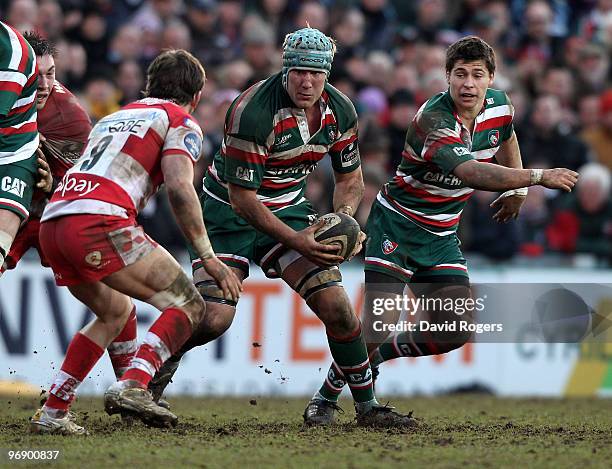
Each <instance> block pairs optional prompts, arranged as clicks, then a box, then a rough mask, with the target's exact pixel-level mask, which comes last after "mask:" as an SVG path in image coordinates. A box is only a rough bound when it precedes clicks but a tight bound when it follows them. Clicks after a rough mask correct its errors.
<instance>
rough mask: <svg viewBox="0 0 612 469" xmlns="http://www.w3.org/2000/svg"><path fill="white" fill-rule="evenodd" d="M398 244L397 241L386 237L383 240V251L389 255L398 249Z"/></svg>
mask: <svg viewBox="0 0 612 469" xmlns="http://www.w3.org/2000/svg"><path fill="white" fill-rule="evenodd" d="M397 246H398V244H397V243H394V242H393V241H391V240H389V239H386V238H385V239H383V242H382V251H383V252H384V253H385V254H386V255H387V256H388V255H389V254H391V253H392V252H393V251H395V250H396V249H397Z"/></svg>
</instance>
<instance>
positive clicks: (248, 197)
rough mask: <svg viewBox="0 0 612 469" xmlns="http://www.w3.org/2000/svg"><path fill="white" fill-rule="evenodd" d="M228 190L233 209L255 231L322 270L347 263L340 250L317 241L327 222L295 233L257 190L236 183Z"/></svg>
mask: <svg viewBox="0 0 612 469" xmlns="http://www.w3.org/2000/svg"><path fill="white" fill-rule="evenodd" d="M228 187H229V197H230V202H231V204H232V208H233V209H234V211H235V212H236V213H237V214H238V215H239V216H241V217H242V218H244V219H245V220H246V221H247V222H249V224H250V225H251V226H253V227H254V228H255V229H257V230H259V231H261V232H263V233H266V234H267V235H269V236H271V237H272V238H274V239H277V240H278V241H279V242H280V243H281V244H283V245H285V246H287V247H288V248H291V249H295V250H296V251H297V252H299V253H300V254H302V255H303V256H305V257H306V258H308V259H310V260H311V261H312V262H314V263H315V264H317V265H319V266H322V267H329V266H332V265H338V264H340V263H341V262H342V261H343V258H342V257H340V256H337V255H336V254H334V253H335V252H336V251H337V250H338V248H337V247H335V246H332V245H325V244H321V243H319V242H317V241H315V239H314V233H315V231H316V230H317V229H319V228H321V227H322V226H323V222H319V223H315V224H314V225H312V226H309V227H308V228H306V229H305V230H302V231H295V230H293V229H292V228H291V227H289V226H288V225H286V224H284V223H283V222H282V221H281V220H280V219H279V218H277V217H276V216H275V215H274V214H273V213H272V212H271V211H270V209H268V208H267V207H266V206H265V205H264V204H262V203H261V202H260V201H259V199H258V198H257V191H256V190H255V189H249V188H246V187H242V186H239V185H237V184H232V183H228Z"/></svg>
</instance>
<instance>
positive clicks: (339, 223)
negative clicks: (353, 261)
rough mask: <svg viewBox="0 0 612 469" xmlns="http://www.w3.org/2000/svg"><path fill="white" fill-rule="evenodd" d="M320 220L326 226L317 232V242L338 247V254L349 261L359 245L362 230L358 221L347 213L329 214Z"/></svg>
mask: <svg viewBox="0 0 612 469" xmlns="http://www.w3.org/2000/svg"><path fill="white" fill-rule="evenodd" d="M320 220H325V224H324V225H323V226H322V227H321V228H319V229H318V230H317V231H316V232H315V240H317V241H318V242H320V243H321V244H332V245H336V246H338V253H337V254H338V255H339V256H341V257H343V258H344V260H347V259H348V258H349V257H350V256H351V254H352V252H353V251H354V249H355V247H356V246H357V243H359V234H360V233H361V228H360V227H359V223H357V220H355V219H354V218H353V217H351V216H349V215H347V214H345V213H328V214H326V215H323V216H322V217H321V218H320Z"/></svg>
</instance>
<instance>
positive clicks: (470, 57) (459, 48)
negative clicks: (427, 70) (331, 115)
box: [446, 36, 495, 74]
mask: <svg viewBox="0 0 612 469" xmlns="http://www.w3.org/2000/svg"><path fill="white" fill-rule="evenodd" d="M459 60H463V61H464V62H475V61H477V60H482V61H483V62H484V63H485V65H486V67H487V70H488V71H489V73H491V74H493V73H495V51H494V50H493V48H492V47H491V46H490V45H489V44H487V43H486V42H485V41H483V40H482V39H480V38H479V37H477V36H467V37H464V38H462V39H459V40H458V41H456V42H454V43H452V44H451V45H450V46H448V49H446V73H450V72H451V70H452V69H453V67H454V66H455V64H456V63H457V62H458V61H459Z"/></svg>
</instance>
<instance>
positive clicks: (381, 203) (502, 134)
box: [304, 36, 577, 424]
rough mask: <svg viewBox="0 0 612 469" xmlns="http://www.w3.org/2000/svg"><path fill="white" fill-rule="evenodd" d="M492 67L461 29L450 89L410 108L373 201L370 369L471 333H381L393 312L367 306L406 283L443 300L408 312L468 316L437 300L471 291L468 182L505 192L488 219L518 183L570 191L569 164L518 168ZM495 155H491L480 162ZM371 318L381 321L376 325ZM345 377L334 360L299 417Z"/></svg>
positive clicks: (367, 320)
mask: <svg viewBox="0 0 612 469" xmlns="http://www.w3.org/2000/svg"><path fill="white" fill-rule="evenodd" d="M494 74H495V53H494V52H493V49H492V48H491V47H490V46H489V45H488V44H487V43H486V42H484V41H483V40H482V39H480V38H477V37H473V36H472V37H466V38H463V39H461V40H459V41H457V42H455V43H454V44H452V45H451V46H450V47H449V48H448V50H447V55H446V75H447V80H448V84H449V89H448V90H447V91H445V92H443V93H439V94H437V95H435V96H433V97H432V98H431V99H429V100H428V101H427V102H426V103H425V104H423V106H422V107H421V108H420V109H419V111H418V112H417V114H416V116H415V117H414V119H413V120H412V122H411V123H410V125H409V127H408V130H407V133H406V143H405V146H404V151H403V154H402V156H403V158H402V161H401V163H400V165H399V167H398V168H397V173H396V175H395V177H394V178H393V179H392V180H391V181H389V182H388V183H387V184H385V186H384V187H383V188H382V190H381V191H380V192H379V194H378V197H377V200H376V202H375V203H374V205H373V206H372V210H371V212H370V216H369V219H368V230H367V231H368V236H369V238H368V242H367V245H366V257H365V284H366V299H365V305H366V306H365V309H364V316H363V317H362V321H363V323H364V332H365V333H366V340H367V342H368V350H369V352H370V359H371V363H372V366H373V372H374V374H375V375H376V374H377V366H378V365H379V364H380V363H382V362H384V361H386V360H391V359H393V358H397V357H406V356H407V357H416V356H423V355H436V354H441V353H446V352H449V351H451V350H454V349H456V348H458V347H460V346H462V345H463V344H465V343H466V341H467V340H469V338H470V333H469V332H461V331H460V328H457V332H454V331H450V330H449V331H444V332H429V331H424V330H423V331H421V330H419V329H418V328H417V330H415V331H414V332H401V333H399V334H395V335H392V336H390V337H389V332H388V329H384V328H383V327H382V326H381V324H392V325H395V324H396V323H397V321H398V319H399V316H400V313H401V311H400V310H398V309H395V308H389V309H388V310H384V311H381V308H380V307H378V308H376V309H375V306H376V305H379V306H380V305H381V304H383V303H382V302H383V301H384V300H396V299H397V298H399V297H401V295H402V293H403V291H404V287H405V286H406V284H409V285H410V290H411V292H412V294H413V295H414V296H416V297H417V298H419V297H424V298H431V299H434V300H438V299H439V300H444V301H445V302H446V303H442V302H441V301H438V302H436V301H432V302H430V303H429V304H430V305H432V304H433V305H434V308H430V309H428V310H427V311H423V310H420V311H417V312H416V313H417V314H420V315H422V316H421V317H422V318H423V319H425V320H429V321H432V322H435V323H436V324H445V323H446V324H455V326H456V322H457V321H459V320H463V321H468V322H471V321H472V320H473V318H472V317H471V315H470V314H463V316H461V315H460V314H458V313H457V314H455V311H454V310H452V309H450V310H445V309H444V307H442V308H441V307H440V306H442V305H443V304H448V302H447V300H449V299H450V300H453V301H454V300H462V301H463V300H467V299H468V298H470V297H471V293H470V287H469V285H470V284H469V277H468V270H467V265H466V261H465V258H464V257H463V254H462V253H461V250H460V248H459V245H460V243H459V239H458V238H457V235H456V230H457V226H458V224H459V219H460V217H461V212H462V211H463V207H464V206H465V204H466V203H467V200H468V199H469V198H470V196H471V194H472V192H473V191H474V190H475V189H480V190H488V191H506V192H504V193H503V194H502V195H501V196H500V197H499V198H498V199H497V200H496V201H495V202H493V204H492V205H493V206H495V207H498V208H499V211H498V212H497V213H496V214H495V215H494V218H495V219H496V220H497V221H499V222H506V221H508V220H509V219H512V218H516V217H517V216H518V213H519V210H520V207H521V205H522V203H523V201H524V200H525V196H526V195H527V186H530V185H534V184H540V185H543V186H545V187H548V188H552V189H562V190H567V191H569V190H571V188H572V187H573V186H574V184H575V182H576V178H577V174H576V173H574V172H573V171H570V170H568V169H547V170H542V169H532V170H528V169H522V163H521V155H520V151H519V146H518V143H517V140H516V135H515V133H514V129H513V125H512V119H513V114H514V109H513V107H512V104H511V103H510V100H509V99H508V96H506V94H505V93H504V92H502V91H498V90H495V89H492V88H489V87H490V86H491V84H492V82H493V78H494ZM494 158H495V159H496V160H497V163H498V164H488V163H489V162H491V161H492V160H493V159H494ZM375 302H376V303H375ZM388 304H397V303H396V302H395V301H392V302H390V303H388ZM400 304H401V303H400ZM453 304H456V303H453ZM436 308H437V309H436ZM375 321H382V323H381V322H379V323H378V326H376V325H375ZM417 324H420V323H417ZM344 384H345V378H344V375H343V373H342V370H341V369H340V368H339V367H338V366H337V364H336V363H333V364H332V366H331V367H330V369H329V372H328V374H327V378H326V380H325V382H324V384H323V386H322V387H321V388H320V389H319V391H317V393H316V394H315V395H314V397H313V399H312V400H311V402H310V403H309V405H308V407H307V408H306V411H305V413H304V418H305V420H306V421H307V422H308V423H311V424H329V423H331V422H332V421H333V416H334V410H335V403H336V401H337V399H338V396H339V395H340V392H341V391H342V388H343V386H344Z"/></svg>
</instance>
